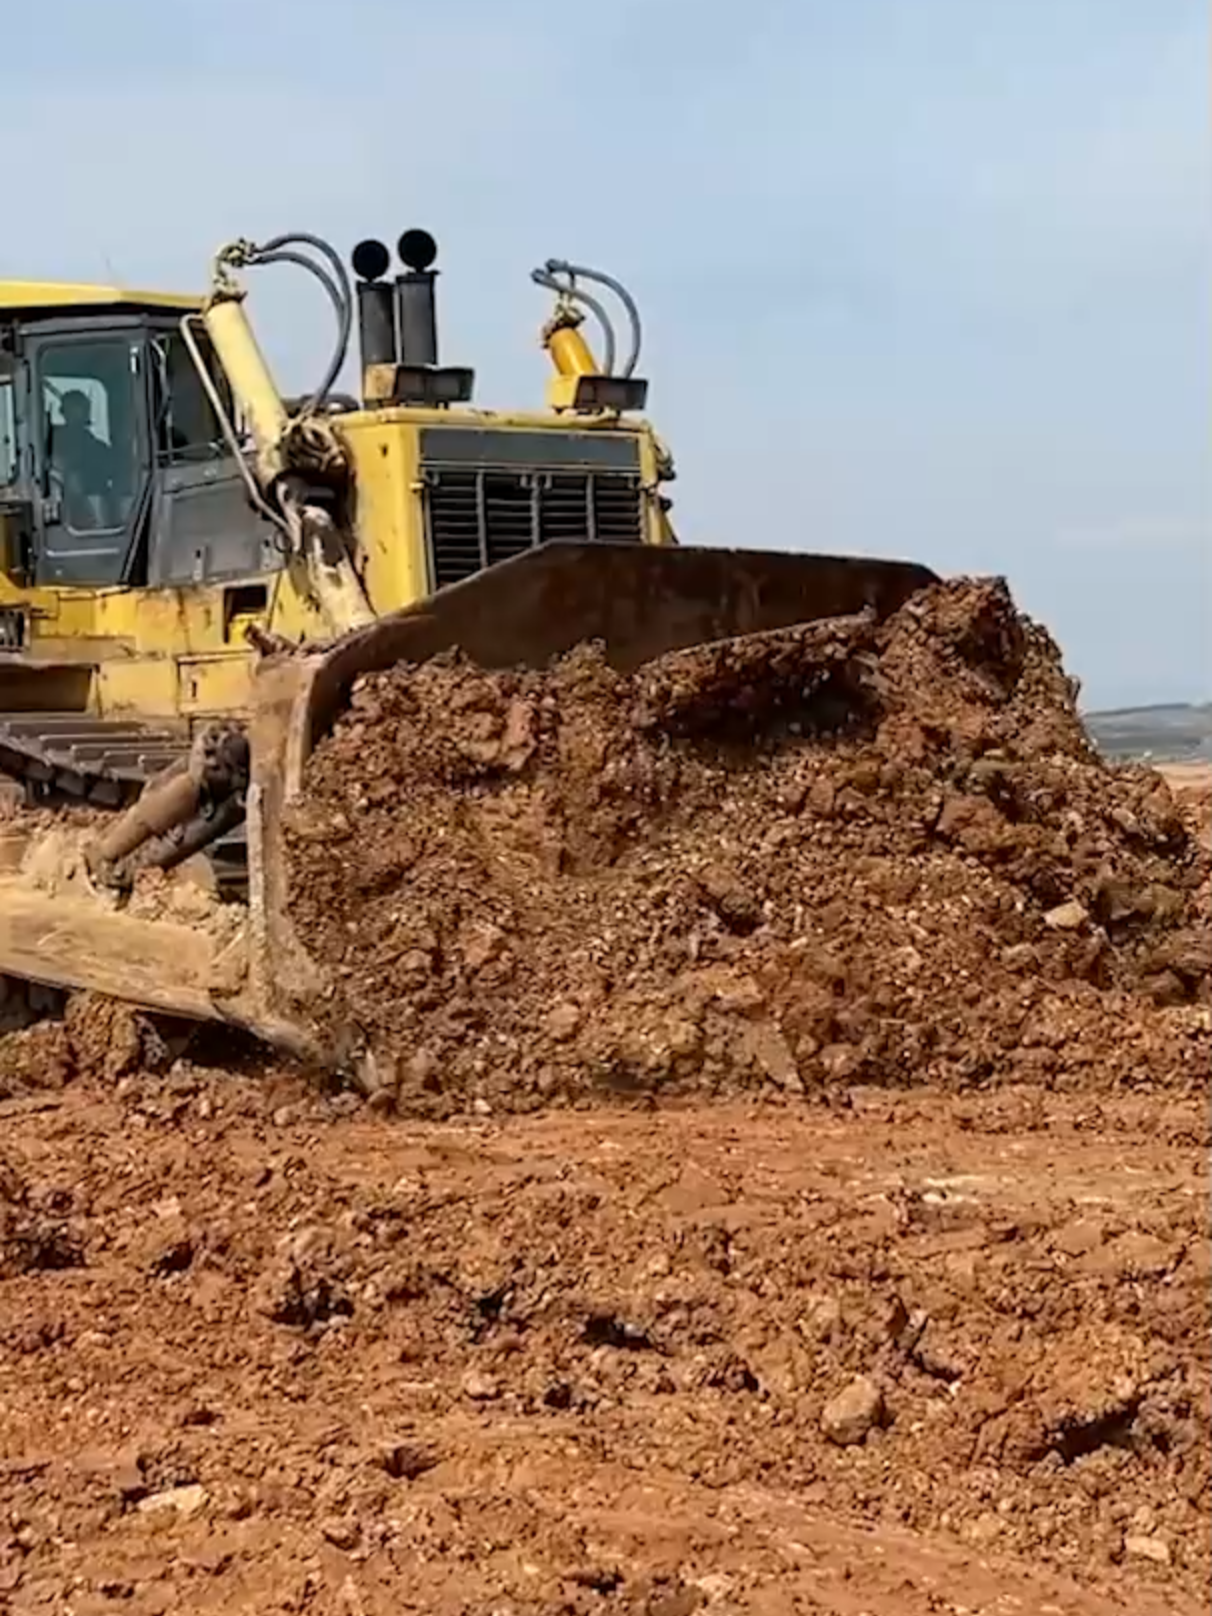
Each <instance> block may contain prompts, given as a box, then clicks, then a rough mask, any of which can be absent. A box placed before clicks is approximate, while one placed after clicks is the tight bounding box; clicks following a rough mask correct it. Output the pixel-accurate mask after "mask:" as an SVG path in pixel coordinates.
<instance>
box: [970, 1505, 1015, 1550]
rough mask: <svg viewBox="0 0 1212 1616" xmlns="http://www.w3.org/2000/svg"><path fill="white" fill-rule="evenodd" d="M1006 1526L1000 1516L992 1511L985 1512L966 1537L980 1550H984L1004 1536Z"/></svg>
mask: <svg viewBox="0 0 1212 1616" xmlns="http://www.w3.org/2000/svg"><path fill="white" fill-rule="evenodd" d="M1004 1525H1005V1523H1004V1522H1003V1521H1002V1519H1001V1517H1000V1515H995V1514H994V1513H993V1512H992V1510H985V1511H984V1513H983V1514H981V1515H978V1516H977V1517H976V1519H975V1520H974V1521H973V1522H972V1524H971V1526H969V1528H968V1530H967V1532H966V1533H965V1534H964V1535H965V1536H966V1537H967V1539H968V1541H969V1542H970V1543H973V1544H975V1545H976V1547H977V1548H978V1549H984V1548H988V1546H989V1544H990V1543H993V1542H995V1541H996V1540H997V1539H998V1538H999V1537H1000V1536H1001V1535H1002V1530H1003V1527H1004Z"/></svg>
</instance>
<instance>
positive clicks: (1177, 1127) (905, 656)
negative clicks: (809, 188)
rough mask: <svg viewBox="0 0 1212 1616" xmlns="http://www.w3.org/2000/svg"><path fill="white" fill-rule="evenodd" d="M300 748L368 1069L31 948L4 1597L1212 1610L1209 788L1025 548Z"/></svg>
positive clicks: (336, 1611)
mask: <svg viewBox="0 0 1212 1616" xmlns="http://www.w3.org/2000/svg"><path fill="white" fill-rule="evenodd" d="M311 786H312V796H311V798H310V801H309V805H308V810H307V813H306V814H302V813H301V814H299V815H298V816H297V817H296V819H295V821H294V824H293V827H292V832H291V834H292V861H293V872H294V876H295V889H294V890H295V909H294V914H295V918H296V921H297V923H298V925H299V927H300V931H301V933H302V935H303V936H304V937H305V938H306V940H307V942H308V944H309V945H310V947H311V948H312V949H313V950H314V952H315V954H316V956H317V958H318V959H319V960H320V961H321V962H322V963H323V964H324V965H325V966H326V967H327V968H328V969H329V971H330V972H331V973H332V975H331V981H332V992H331V996H330V998H329V1000H328V1002H327V1004H326V1005H325V1006H324V1007H323V1008H322V1010H321V1020H322V1022H323V1023H324V1025H325V1026H326V1027H327V1028H328V1029H330V1030H333V1029H337V1030H340V1031H342V1033H348V1030H349V1028H350V1026H351V1025H352V1027H353V1029H354V1032H355V1034H356V1035H357V1036H358V1037H360V1038H362V1039H363V1040H365V1041H366V1042H367V1043H369V1044H370V1045H371V1046H372V1047H373V1049H374V1051H375V1053H376V1056H377V1059H378V1064H379V1069H380V1073H381V1074H382V1075H384V1076H385V1077H386V1078H387V1079H388V1082H387V1084H386V1087H385V1090H384V1092H383V1093H382V1094H380V1095H377V1096H376V1097H375V1099H374V1100H373V1101H372V1104H371V1106H369V1107H367V1106H364V1105H363V1104H361V1102H359V1101H358V1100H356V1099H355V1098H354V1097H353V1096H351V1095H343V1094H335V1093H329V1094H324V1093H321V1092H320V1091H319V1089H318V1088H317V1086H316V1085H315V1084H314V1083H309V1082H306V1081H305V1080H304V1079H303V1078H302V1077H300V1076H298V1075H297V1074H291V1073H289V1072H285V1071H283V1070H282V1069H280V1068H279V1067H277V1066H275V1065H274V1064H273V1063H272V1062H268V1061H266V1060H265V1058H264V1057H259V1056H258V1055H257V1053H256V1052H255V1051H252V1050H250V1049H248V1048H244V1047H238V1046H236V1045H235V1044H233V1043H226V1044H225V1043H223V1042H221V1041H220V1042H218V1043H216V1040H215V1037H214V1035H213V1034H203V1035H201V1036H195V1037H194V1038H193V1040H192V1041H187V1035H186V1034H184V1033H183V1032H181V1031H180V1030H179V1029H172V1028H169V1027H166V1026H164V1025H163V1024H153V1023H152V1022H151V1021H149V1020H148V1019H146V1018H143V1017H139V1016H136V1015H133V1014H132V1013H130V1012H128V1011H125V1010H122V1009H119V1008H117V1007H115V1006H113V1005H108V1004H104V1003H99V1002H97V1001H93V1000H88V999H77V1000H75V1001H73V1002H72V1003H71V1004H70V1005H68V1006H67V1008H66V1013H65V1014H64V1015H62V1016H56V1015H53V1014H44V1015H43V1016H42V1019H40V1020H37V1021H34V1022H33V1024H31V1025H24V1023H26V1022H29V1021H30V1015H29V1004H28V996H27V995H25V994H24V993H18V992H16V991H15V990H10V991H7V992H5V993H3V994H0V1128H2V1131H0V1431H2V1432H3V1440H2V1442H0V1612H2V1613H5V1616H7V1613H8V1612H10V1611H11V1612H12V1613H13V1616H44V1613H45V1616H52V1613H54V1616H58V1613H59V1612H65V1613H73V1616H159V1613H168V1612H174V1613H175V1612H189V1613H190V1616H194V1613H199V1616H238V1613H239V1616H243V1613H245V1612H251V1611H256V1612H258V1613H262V1612H264V1613H287V1612H290V1613H297V1616H330V1613H331V1616H396V1613H399V1612H402V1611H415V1612H417V1613H431V1612H432V1613H438V1616H464V1613H466V1616H472V1613H475V1616H481V1613H497V1616H540V1613H542V1616H546V1613H548V1612H563V1613H568V1616H688V1613H690V1612H694V1611H702V1612H704V1613H714V1616H741V1613H745V1616H748V1613H761V1616H776V1613H778V1616H781V1613H783V1612H805V1613H821V1612H824V1613H833V1616H862V1613H864V1612H865V1613H867V1616H1011V1613H1016V1612H1017V1613H1022V1612H1031V1613H1034V1612H1040V1613H1052V1616H1056V1613H1061V1616H1069V1613H1072V1616H1113V1613H1114V1616H1195V1613H1196V1612H1198V1611H1203V1610H1206V1608H1207V1601H1206V1589H1207V1585H1208V1578H1209V1575H1210V1574H1212V1555H1210V1547H1212V1519H1210V1498H1212V1491H1210V1488H1212V1450H1210V1444H1209V1434H1208V1433H1209V1431H1210V1430H1212V1392H1210V1386H1209V1377H1208V1363H1207V1344H1208V1332H1207V1325H1208V1315H1207V1304H1208V1284H1209V1268H1210V1262H1209V1245H1208V1238H1207V1221H1208V1212H1209V1206H1208V1199H1209V1197H1208V1182H1207V1149H1208V1143H1209V1140H1208V1133H1209V1129H1208V1113H1207V1100H1206V1090H1207V1076H1208V1064H1209V1055H1210V1052H1212V1050H1210V1046H1212V1034H1210V1013H1209V1006H1208V988H1209V981H1208V979H1209V969H1208V964H1209V962H1208V958H1207V921H1208V904H1209V893H1208V886H1207V874H1208V851H1207V842H1206V830H1207V827H1206V823H1205V822H1204V821H1205V819H1206V814H1204V812H1203V809H1204V808H1206V803H1205V804H1203V805H1202V807H1201V804H1200V802H1199V801H1198V800H1197V799H1193V800H1192V803H1191V804H1190V812H1188V809H1187V807H1186V806H1184V804H1183V803H1182V802H1180V801H1178V800H1177V799H1176V798H1175V796H1174V795H1173V794H1172V793H1171V792H1170V790H1169V788H1167V786H1166V785H1165V784H1164V783H1163V782H1162V781H1161V779H1160V778H1159V777H1158V776H1157V775H1156V774H1153V773H1152V772H1150V771H1147V770H1137V769H1127V770H1110V769H1107V768H1104V767H1103V766H1102V765H1101V764H1099V763H1098V761H1097V760H1096V759H1095V758H1094V757H1093V756H1092V755H1091V753H1090V752H1089V750H1088V748H1087V746H1086V743H1085V739H1084V736H1083V734H1082V732H1081V729H1080V726H1079V725H1078V724H1077V721H1076V719H1075V716H1074V713H1073V705H1072V691H1071V689H1070V687H1069V685H1068V682H1067V681H1066V680H1065V678H1064V676H1063V673H1062V671H1061V669H1060V666H1059V662H1058V660H1057V658H1056V655H1055V651H1054V648H1053V647H1052V646H1051V644H1050V642H1049V641H1048V640H1047V639H1046V637H1045V636H1043V635H1042V634H1040V633H1039V631H1038V630H1036V629H1034V628H1033V627H1032V626H1031V625H1030V624H1027V623H1025V622H1024V621H1023V620H1021V619H1020V618H1018V617H1017V616H1016V615H1015V613H1014V611H1013V608H1012V606H1011V603H1010V602H1009V599H1008V597H1007V596H1006V595H1005V593H1004V591H1002V590H1000V589H999V588H998V587H997V586H992V585H984V584H980V585H973V584H962V585H958V586H953V587H951V588H948V589H946V590H940V591H938V592H936V593H935V594H934V595H933V596H931V597H927V598H925V599H923V600H919V601H918V602H917V603H916V604H915V606H914V608H913V609H912V610H911V611H906V612H905V613H902V614H901V616H900V617H899V618H898V619H897V620H896V621H894V622H893V623H892V624H890V625H888V626H886V627H885V628H882V629H881V628H877V627H876V626H874V625H872V624H868V623H866V622H862V621H857V622H852V623H847V624H842V625H831V626H829V627H827V628H824V629H820V628H818V629H814V630H808V631H806V632H801V633H798V634H792V635H780V636H775V637H773V638H772V639H770V640H767V641H764V642H760V643H758V644H756V645H754V644H751V645H749V646H748V647H744V648H739V649H738V648H731V649H729V650H727V651H723V652H714V653H711V654H709V655H706V656H704V655H702V654H698V655H688V656H682V657H677V658H672V659H669V660H667V661H666V662H665V663H663V664H660V665H658V666H656V667H655V668H651V669H649V670H646V671H645V672H644V673H643V674H642V675H640V676H637V677H636V678H633V679H620V678H619V677H618V676H616V675H615V674H613V673H611V672H610V671H609V670H608V669H607V668H606V667H605V666H604V665H603V664H602V662H601V661H600V660H599V659H598V658H596V657H595V656H593V655H592V654H590V653H582V654H580V655H578V656H576V657H574V658H571V659H569V660H568V661H566V662H565V663H563V664H562V665H561V666H560V667H558V668H557V669H555V670H554V671H553V672H551V673H550V674H547V675H544V676H537V675H535V676H527V677H525V678H512V679H511V678H504V677H501V676H494V677H488V676H486V675H484V674H482V673H480V672H478V671H477V670H475V669H473V668H468V667H467V666H465V665H464V664H462V663H460V662H459V661H458V660H457V659H450V660H447V661H444V662H440V663H437V664H431V665H430V666H428V667H427V668H425V669H422V670H413V671H410V672H407V673H402V674H398V675H396V676H393V677H390V678H384V679H375V680H372V681H369V682H368V683H367V684H366V685H365V686H364V687H363V689H362V691H361V692H359V694H358V698H357V702H356V704H355V707H354V709H353V711H352V712H351V713H350V714H349V715H348V717H347V719H346V720H345V722H344V723H343V724H342V725H341V727H340V728H339V730H338V731H337V733H336V734H335V735H334V737H333V738H332V739H331V740H330V742H329V743H327V744H326V745H325V746H324V747H322V748H321V750H320V752H319V753H318V754H317V756H316V758H315V759H314V762H313V766H312V780H311ZM1201 816H1202V817H1201ZM1201 836H1202V837H1203V843H1202V845H1201ZM1058 910H1060V911H1061V913H1060V915H1059V916H1058V914H1057V911H1058ZM46 1008H47V1006H45V1005H43V1006H42V1009H43V1010H45V1009H46ZM11 1028H16V1029H18V1030H15V1031H10V1030H9V1029H11ZM519 1110H521V1111H526V1110H530V1111H532V1112H534V1113H535V1114H532V1115H516V1114H513V1113H514V1112H516V1111H519Z"/></svg>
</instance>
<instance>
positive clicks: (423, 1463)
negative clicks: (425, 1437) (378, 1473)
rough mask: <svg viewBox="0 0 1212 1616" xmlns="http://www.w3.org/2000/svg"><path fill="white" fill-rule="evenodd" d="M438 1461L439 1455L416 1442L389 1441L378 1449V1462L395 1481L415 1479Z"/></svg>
mask: <svg viewBox="0 0 1212 1616" xmlns="http://www.w3.org/2000/svg"><path fill="white" fill-rule="evenodd" d="M437 1462H438V1455H437V1454H436V1453H435V1452H434V1451H433V1450H432V1449H431V1448H427V1447H424V1446H422V1445H421V1444H419V1443H416V1442H388V1443H386V1444H385V1445H384V1446H383V1447H381V1448H380V1449H379V1450H378V1463H379V1467H380V1469H382V1470H385V1471H386V1472H387V1474H388V1475H389V1476H390V1477H391V1479H392V1480H393V1481H415V1480H416V1479H417V1477H418V1476H423V1475H424V1474H425V1472H426V1471H427V1470H432V1469H433V1468H434V1466H435V1465H436V1464H437Z"/></svg>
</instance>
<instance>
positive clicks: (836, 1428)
mask: <svg viewBox="0 0 1212 1616" xmlns="http://www.w3.org/2000/svg"><path fill="white" fill-rule="evenodd" d="M883 1417H884V1394H883V1392H882V1391H881V1390H880V1388H879V1387H878V1386H877V1385H876V1384H875V1383H874V1381H871V1380H869V1379H868V1378H867V1376H866V1375H858V1376H856V1377H855V1379H854V1380H852V1381H851V1382H850V1384H849V1385H848V1386H845V1387H843V1388H842V1390H841V1391H840V1392H838V1393H837V1394H836V1395H835V1396H833V1397H831V1398H830V1399H829V1401H828V1402H827V1403H826V1404H825V1407H824V1408H823V1409H822V1411H821V1430H822V1431H824V1433H825V1435H826V1436H827V1437H828V1438H829V1440H830V1442H836V1443H837V1445H838V1447H839V1448H848V1447H851V1446H853V1444H854V1443H856V1442H862V1441H863V1440H864V1439H865V1437H866V1436H867V1433H868V1432H869V1431H872V1430H874V1429H875V1427H876V1426H877V1425H879V1424H880V1422H881V1420H882V1419H883Z"/></svg>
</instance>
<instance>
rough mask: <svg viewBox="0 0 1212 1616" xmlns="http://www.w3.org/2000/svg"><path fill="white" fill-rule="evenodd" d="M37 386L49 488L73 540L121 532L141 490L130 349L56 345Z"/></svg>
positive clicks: (98, 343) (42, 364)
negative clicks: (78, 535)
mask: <svg viewBox="0 0 1212 1616" xmlns="http://www.w3.org/2000/svg"><path fill="white" fill-rule="evenodd" d="M38 370H39V374H38V382H39V387H40V389H41V396H42V411H43V416H42V418H43V422H44V426H45V434H46V437H45V447H46V464H47V469H48V472H49V477H50V484H51V489H52V491H53V492H54V493H56V494H58V496H59V497H60V499H61V500H62V505H63V524H64V526H65V527H66V528H67V529H68V530H69V531H70V532H72V533H115V532H119V531H122V530H124V529H125V528H126V527H127V525H128V523H129V521H130V517H131V512H132V510H133V507H134V504H135V496H136V492H137V489H138V473H139V461H138V434H137V431H136V419H135V387H134V377H133V370H132V355H131V349H130V346H129V344H128V343H126V342H124V341H121V340H115V339H100V340H92V341H88V342H63V343H56V344H55V345H54V346H48V347H46V348H44V349H43V351H42V354H41V356H40V361H39V367H38Z"/></svg>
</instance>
